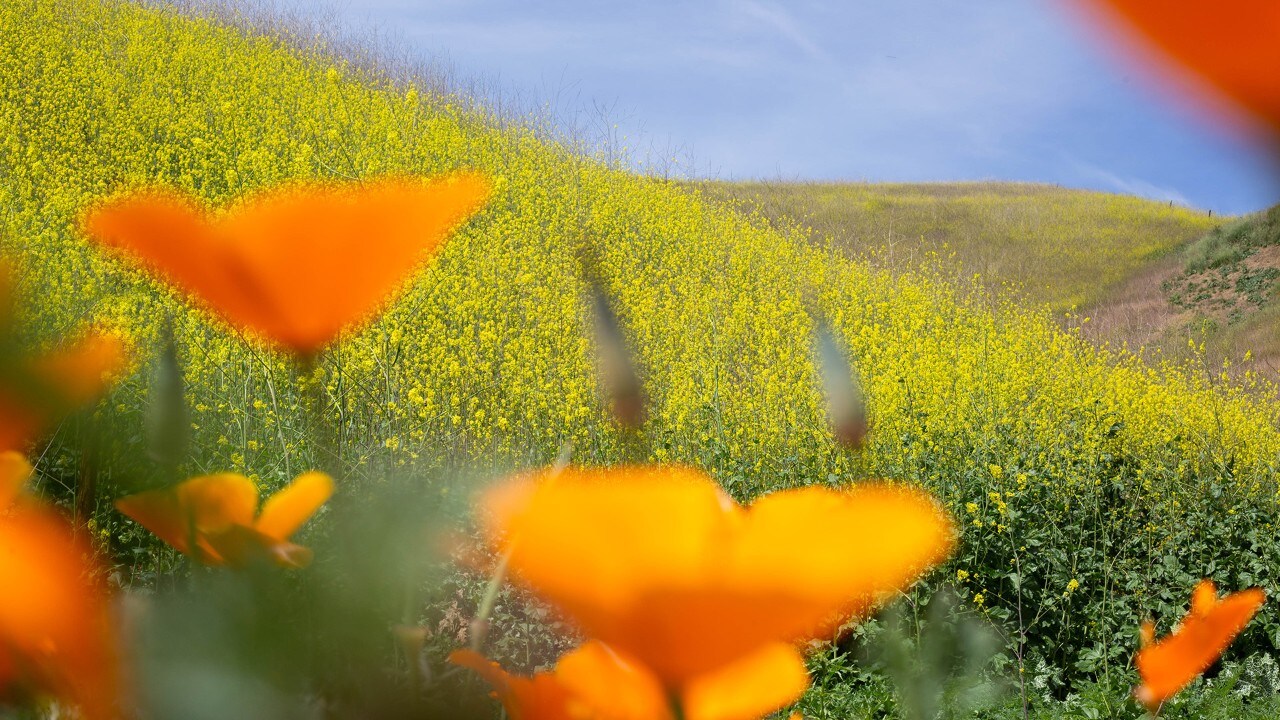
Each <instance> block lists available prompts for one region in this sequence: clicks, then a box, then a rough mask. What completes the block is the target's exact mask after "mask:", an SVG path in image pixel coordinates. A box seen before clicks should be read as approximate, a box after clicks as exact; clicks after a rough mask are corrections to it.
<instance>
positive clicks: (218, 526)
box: [116, 472, 333, 567]
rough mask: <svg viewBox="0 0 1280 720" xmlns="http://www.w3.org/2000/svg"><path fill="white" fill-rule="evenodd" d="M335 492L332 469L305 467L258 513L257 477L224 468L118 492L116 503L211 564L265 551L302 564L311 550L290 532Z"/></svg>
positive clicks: (242, 559)
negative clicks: (135, 491) (306, 470)
mask: <svg viewBox="0 0 1280 720" xmlns="http://www.w3.org/2000/svg"><path fill="white" fill-rule="evenodd" d="M332 494H333V480H332V479H331V478H330V477H329V476H328V475H325V474H324V473H320V472H309V473H304V474H302V475H299V476H298V477H297V478H295V479H294V481H293V482H292V483H290V484H289V485H288V486H287V487H285V488H284V489H282V490H281V491H280V492H278V493H276V494H275V495H272V496H271V497H270V498H268V499H267V502H266V503H265V504H263V506H262V512H261V513H258V512H257V507H258V488H257V487H256V486H255V485H254V484H253V481H252V480H250V479H249V478H246V477H244V476H243V475H236V474H233V473H223V474H220V475H203V476H200V477H195V478H191V479H190V480H187V481H185V482H182V483H179V484H178V485H175V486H174V487H172V488H164V489H161V490H150V491H147V492H143V493H138V494H137V495H130V496H128V497H123V498H120V499H119V500H116V509H118V510H119V511H120V512H122V513H124V514H125V515H128V516H129V517H131V518H133V519H134V520H136V521H137V522H138V523H139V524H141V525H142V526H143V527H145V528H146V529H148V530H150V531H151V532H153V533H155V534H156V535H157V536H158V537H159V538H160V539H161V540H164V541H165V542H167V543H169V544H170V545H172V546H173V547H175V548H177V549H178V550H180V551H182V552H184V553H186V554H188V555H194V556H195V557H196V558H197V559H199V560H201V561H202V562H205V563H207V564H209V565H233V566H244V565H245V564H247V563H248V562H249V561H250V560H251V559H252V558H254V557H256V556H263V555H265V556H266V557H269V558H270V559H272V560H273V561H275V562H276V563H278V564H280V565H283V566H286V567H303V566H305V565H307V564H308V563H310V562H311V551H310V550H308V549H307V548H305V547H302V546H300V545H295V544H293V543H291V542H289V536H290V535H292V534H293V533H294V531H296V530H297V529H298V528H300V527H302V524H303V523H305V522H306V521H307V520H308V519H309V518H310V517H311V516H312V515H314V514H315V513H316V511H317V510H318V509H320V506H321V505H323V504H324V503H325V501H326V500H328V499H329V496H330V495H332ZM255 514H256V517H255ZM192 541H194V542H195V550H194V551H193V550H192V547H191V543H192Z"/></svg>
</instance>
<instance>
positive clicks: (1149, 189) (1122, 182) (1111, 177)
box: [1067, 158, 1194, 207]
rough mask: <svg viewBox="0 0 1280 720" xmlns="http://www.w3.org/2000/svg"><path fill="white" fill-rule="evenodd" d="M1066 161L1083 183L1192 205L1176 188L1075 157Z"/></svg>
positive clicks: (1126, 193)
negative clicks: (1121, 173) (1123, 174)
mask: <svg viewBox="0 0 1280 720" xmlns="http://www.w3.org/2000/svg"><path fill="white" fill-rule="evenodd" d="M1067 162H1068V164H1069V165H1070V166H1071V167H1072V168H1073V169H1074V170H1075V172H1076V173H1077V174H1078V175H1079V176H1080V177H1081V179H1082V180H1083V184H1089V185H1096V186H1097V187H1099V188H1100V189H1104V190H1111V191H1113V192H1118V193H1123V194H1125V195H1137V196H1138V197H1142V198H1147V199H1148V200H1159V201H1161V202H1172V203H1174V204H1177V205H1184V206H1186V207H1192V206H1193V205H1194V203H1192V202H1191V200H1189V199H1188V198H1187V196H1186V195H1184V194H1183V193H1182V192H1181V191H1179V190H1177V189H1176V188H1172V187H1168V186H1164V185H1159V184H1157V183H1153V182H1150V181H1147V180H1144V179H1142V178H1137V177H1126V176H1121V175H1117V174H1116V173H1114V172H1112V171H1110V170H1108V169H1106V168H1103V167H1099V166H1097V165H1094V164H1093V163H1089V162H1084V161H1082V160H1079V159H1077V158H1069V159H1068V160H1067Z"/></svg>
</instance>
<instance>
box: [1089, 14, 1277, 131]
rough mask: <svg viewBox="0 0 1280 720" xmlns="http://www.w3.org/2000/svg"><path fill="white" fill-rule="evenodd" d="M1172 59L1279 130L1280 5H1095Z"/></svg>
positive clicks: (1272, 127) (1273, 128) (1274, 129)
mask: <svg viewBox="0 0 1280 720" xmlns="http://www.w3.org/2000/svg"><path fill="white" fill-rule="evenodd" d="M1093 4H1094V5H1097V6H1104V7H1103V9H1104V10H1106V11H1110V12H1109V13H1108V14H1110V15H1112V16H1113V17H1114V18H1115V19H1116V20H1119V21H1120V22H1121V24H1124V25H1127V26H1129V27H1130V28H1131V29H1132V30H1134V31H1136V32H1137V33H1138V34H1140V35H1141V36H1143V37H1144V38H1146V40H1147V41H1148V42H1149V44H1151V45H1153V46H1154V47H1155V48H1157V49H1158V50H1159V51H1161V52H1162V53H1163V54H1164V55H1165V56H1167V57H1168V58H1169V59H1171V60H1173V61H1175V62H1177V63H1178V64H1180V65H1182V66H1183V68H1185V69H1186V70H1189V71H1190V72H1191V73H1193V74H1194V75H1196V76H1197V77H1198V78H1199V79H1200V80H1201V81H1203V82H1205V83H1207V84H1209V85H1212V86H1213V87H1215V88H1217V90H1218V91H1219V92H1220V93H1221V94H1222V95H1224V96H1226V97H1228V98H1230V99H1231V100H1232V101H1233V102H1234V103H1236V104H1237V105H1239V106H1240V107H1242V108H1244V109H1245V110H1246V111H1248V112H1249V113H1251V114H1252V115H1254V116H1255V117H1257V118H1259V119H1260V120H1262V121H1263V122H1265V123H1267V124H1269V125H1270V126H1271V129H1272V130H1273V131H1280V73H1278V72H1276V68H1280V3H1275V2H1273V1H1272V0H1224V1H1220V2H1212V3H1209V2H1173V3H1171V2H1167V1H1163V0H1093Z"/></svg>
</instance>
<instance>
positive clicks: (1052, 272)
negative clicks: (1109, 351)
mask: <svg viewBox="0 0 1280 720" xmlns="http://www.w3.org/2000/svg"><path fill="white" fill-rule="evenodd" d="M703 191H704V193H705V194H706V195H707V196H709V197H712V198H716V199H719V200H720V201H723V202H729V203H731V204H735V205H738V206H740V207H741V208H742V209H744V210H746V211H747V212H755V213H758V214H760V215H762V216H763V217H765V218H766V219H767V220H768V221H769V222H770V223H773V224H774V225H775V226H784V225H788V224H799V225H801V226H803V227H806V228H808V229H809V230H810V231H811V232H810V237H811V240H812V241H813V242H815V243H819V244H823V243H830V245H831V246H832V247H833V248H836V249H839V250H841V251H843V252H846V253H848V254H850V255H853V256H855V257H860V258H865V259H867V260H868V261H870V262H871V263H872V264H874V265H876V266H879V267H885V268H888V269H890V270H893V271H896V272H905V271H910V270H916V269H921V268H926V267H927V268H929V269H931V270H933V271H941V272H942V273H943V274H944V275H948V276H951V277H952V278H953V279H955V280H956V281H958V283H959V284H960V285H962V286H964V285H968V286H969V287H974V286H975V285H976V286H977V287H979V288H981V289H983V290H986V291H988V292H990V293H1013V294H1015V296H1018V297H1021V298H1023V299H1024V300H1025V301H1026V302H1029V303H1041V304H1044V305H1047V306H1048V307H1049V308H1050V309H1051V310H1052V311H1053V312H1054V314H1055V315H1057V316H1058V317H1059V318H1060V319H1061V320H1062V322H1063V324H1064V325H1067V326H1069V327H1078V328H1079V330H1080V332H1081V333H1082V334H1083V335H1084V336H1085V337H1087V338H1089V339H1090V340H1092V341H1094V342H1095V343H1097V344H1099V345H1111V346H1114V347H1128V348H1129V349H1131V350H1135V351H1136V350H1138V349H1139V348H1141V349H1142V351H1143V353H1144V354H1145V355H1147V356H1149V357H1154V356H1156V355H1160V356H1163V357H1165V358H1172V359H1174V360H1184V359H1186V358H1188V357H1191V356H1192V355H1193V353H1192V352H1190V350H1191V347H1192V346H1191V343H1192V342H1194V347H1195V348H1196V349H1197V350H1200V349H1202V350H1203V353H1202V354H1200V355H1199V356H1198V357H1199V358H1201V360H1202V361H1203V362H1204V363H1205V366H1206V367H1205V369H1206V370H1208V371H1211V374H1215V375H1216V374H1218V373H1219V371H1220V370H1221V369H1222V368H1223V366H1224V363H1226V364H1227V365H1228V368H1227V369H1228V371H1229V372H1230V373H1231V374H1232V375H1236V374H1238V373H1239V372H1241V371H1243V370H1249V369H1252V370H1256V371H1258V372H1259V373H1260V374H1263V375H1265V376H1267V377H1269V378H1271V379H1277V378H1280V302H1278V301H1277V298H1276V293H1275V287H1276V282H1277V279H1280V206H1278V207H1277V208H1272V210H1270V211H1269V212H1266V213H1258V214H1255V215H1250V216H1246V217H1242V218H1236V217H1225V218H1224V217H1218V216H1213V215H1211V214H1210V213H1207V212H1205V211H1200V210H1193V209H1189V208H1184V207H1179V206H1172V205H1169V204H1167V203H1159V202H1153V201H1149V200H1142V199H1139V198H1135V197H1129V196H1124V195H1112V194H1107V193H1099V192H1090V191H1084V190H1070V189H1066V188H1061V187H1057V186H1053V185H1040V184H1031V183H998V182H974V183H921V184H875V183H803V182H794V183H792V182H751V183H729V182H712V183H706V184H705V185H704V186H703Z"/></svg>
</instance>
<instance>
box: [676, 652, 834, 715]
mask: <svg viewBox="0 0 1280 720" xmlns="http://www.w3.org/2000/svg"><path fill="white" fill-rule="evenodd" d="M807 687H809V672H808V670H807V669H806V668H805V666H804V658H802V657H801V656H800V653H799V652H797V651H796V649H795V647H794V646H792V645H790V644H787V643H774V644H772V645H766V646H765V647H763V648H761V649H760V650H759V651H757V652H755V653H753V654H751V655H748V656H746V657H744V658H742V659H740V660H738V661H736V662H734V663H732V664H730V665H727V666H725V667H723V668H721V669H719V670H717V671H715V672H713V673H708V674H706V675H700V676H698V677H696V678H694V679H693V680H692V681H691V682H689V683H688V684H687V685H686V686H685V688H684V693H683V703H684V717H685V718H687V720H752V719H753V718H759V717H763V716H765V715H768V714H769V713H771V712H774V711H776V710H778V709H779V708H782V707H785V706H786V705H788V704H790V703H792V702H795V701H796V700H797V699H799V697H800V696H801V695H803V694H804V691H805V688H807Z"/></svg>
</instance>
